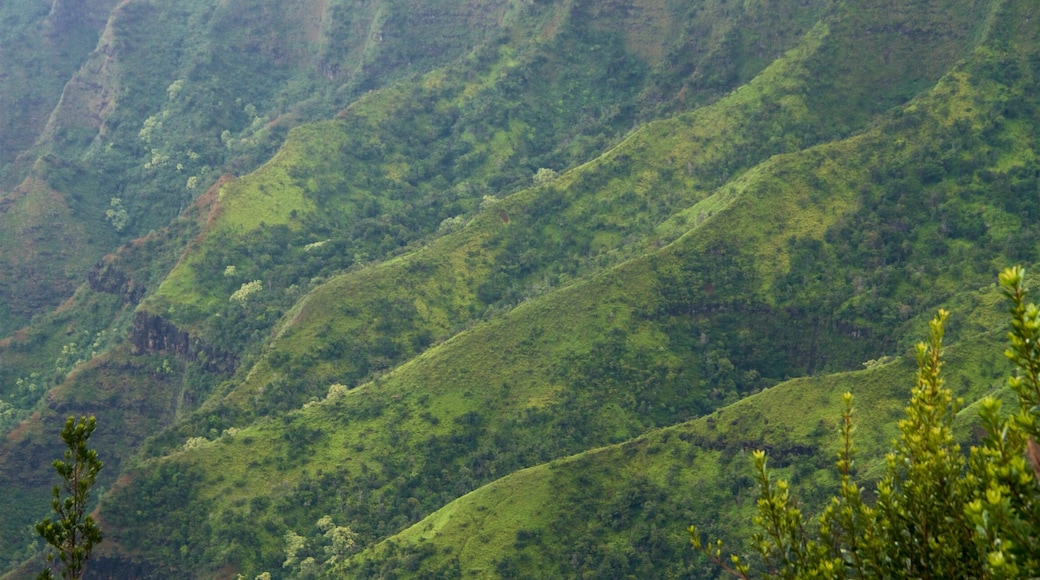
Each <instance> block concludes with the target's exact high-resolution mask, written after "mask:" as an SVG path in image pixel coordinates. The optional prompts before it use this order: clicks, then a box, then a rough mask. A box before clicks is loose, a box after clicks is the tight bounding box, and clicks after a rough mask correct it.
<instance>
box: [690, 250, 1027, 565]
mask: <svg viewBox="0 0 1040 580" xmlns="http://www.w3.org/2000/svg"><path fill="white" fill-rule="evenodd" d="M1023 275H1024V273H1023V272H1022V270H1021V268H1017V267H1016V268H1011V269H1008V270H1005V271H1004V272H1003V273H1001V275H1000V285H1001V290H1002V291H1003V293H1004V294H1005V295H1006V296H1007V297H1008V298H1010V300H1011V302H1012V304H1013V306H1012V308H1011V315H1012V320H1011V329H1012V330H1011V332H1010V333H1009V334H1008V336H1009V338H1010V341H1011V346H1010V348H1009V349H1008V350H1007V351H1006V353H1005V354H1006V356H1007V357H1008V358H1009V359H1011V361H1012V362H1013V363H1014V364H1015V366H1016V367H1017V373H1016V375H1015V376H1012V377H1011V378H1010V379H1008V388H1009V389H1010V390H1011V391H1012V392H1014V393H1015V394H1016V395H1017V397H1018V401H1019V404H1020V410H1019V411H1018V412H1017V413H1014V412H1013V413H1011V414H1010V415H1006V414H1003V413H1001V410H1000V407H1001V401H1000V400H999V399H997V398H994V397H984V398H983V399H981V400H980V401H979V404H978V406H979V411H978V412H979V417H980V422H981V427H982V429H983V430H984V432H985V437H984V438H983V440H982V442H981V445H978V446H973V447H972V448H971V452H970V456H969V457H965V456H964V454H962V453H961V449H960V445H959V444H957V443H956V442H955V438H954V432H953V427H954V420H955V417H956V414H957V412H958V407H959V406H960V405H962V400H961V399H954V397H953V394H952V392H951V391H950V389H949V388H947V387H945V385H944V382H945V381H944V379H943V377H942V375H941V373H940V369H941V367H942V340H943V330H944V329H943V323H944V322H945V320H946V317H947V315H948V313H947V312H945V311H943V310H940V311H939V314H938V316H936V318H935V319H934V320H933V321H932V322H931V336H930V338H929V341H928V343H927V344H925V343H923V342H922V343H919V344H918V345H917V348H916V355H917V364H918V373H917V382H916V385H915V387H914V389H913V391H912V392H911V397H910V405H909V406H908V407H907V408H906V418H905V419H903V420H902V421H900V422H899V431H900V436H899V439H898V441H897V444H896V447H895V449H894V450H893V451H892V452H890V453H889V454H888V455H887V456H886V470H885V476H884V477H883V478H882V479H881V481H879V482H878V483H877V488H876V491H875V492H874V494H873V497H874V498H876V499H875V500H874V501H873V502H868V501H866V500H865V498H864V491H865V490H864V489H863V488H862V487H861V486H860V485H859V484H857V483H856V482H855V481H854V480H853V473H854V469H855V456H856V447H855V445H854V444H853V435H852V434H853V420H852V394H851V393H846V394H845V396H844V401H845V411H844V413H843V416H842V428H841V431H842V444H843V445H842V448H841V450H840V451H839V453H838V463H837V466H838V473H839V479H840V492H839V495H836V496H835V497H834V498H832V499H831V500H830V502H829V503H828V504H827V507H826V508H825V509H824V511H823V513H822V514H821V515H820V517H819V529H818V532H817V531H816V529H815V528H813V527H811V526H810V523H809V522H808V521H807V520H806V518H805V516H804V515H803V514H802V512H801V510H800V509H799V508H798V507H797V503H796V501H795V500H793V499H791V497H790V494H789V484H788V483H787V481H785V480H782V479H781V480H779V481H776V482H774V481H771V479H770V476H769V472H768V470H767V469H766V453H765V452H764V451H756V452H755V453H754V462H755V469H756V471H757V473H758V480H759V488H760V490H761V497H760V499H759V500H758V513H759V515H758V516H756V518H755V523H756V524H757V525H758V526H759V528H760V529H761V532H759V533H756V534H755V536H754V539H753V541H752V544H753V545H754V547H755V549H756V550H757V551H758V552H759V553H760V555H761V557H762V560H763V563H764V566H765V568H766V569H767V570H768V574H767V576H768V577H776V578H810V577H812V578H845V577H855V578H877V577H886V578H903V577H908V578H919V577H930V576H932V575H937V576H942V577H951V578H952V577H977V578H982V577H986V578H1022V577H1031V576H1035V575H1036V574H1037V571H1038V568H1040V562H1038V561H1037V559H1036V550H1037V546H1036V543H1037V531H1036V530H1037V527H1038V526H1040V512H1038V511H1037V510H1038V506H1040V464H1038V463H1037V459H1036V455H1035V451H1034V448H1035V447H1036V442H1035V437H1037V435H1038V434H1040V431H1038V429H1037V415H1038V411H1040V407H1038V405H1037V403H1038V402H1040V365H1038V364H1037V362H1036V361H1037V360H1038V358H1040V357H1038V355H1040V351H1038V347H1037V345H1036V337H1037V333H1038V332H1040V324H1038V321H1037V318H1038V309H1037V306H1036V305H1035V304H1032V303H1027V302H1026V290H1025V286H1024V280H1023ZM690 535H691V537H692V538H693V544H694V546H695V547H696V548H698V549H700V550H701V551H703V552H705V553H706V554H707V555H708V556H709V557H710V558H711V559H713V560H714V561H715V562H716V563H717V564H718V565H720V566H722V567H723V568H725V569H726V570H727V571H729V572H731V573H733V574H734V575H736V576H739V577H742V578H748V577H749V576H748V574H749V572H750V570H751V565H750V564H749V563H748V562H747V561H746V560H744V559H742V558H741V557H740V556H737V555H733V556H731V557H730V558H729V560H728V561H727V560H725V559H723V558H722V557H721V551H722V543H721V541H719V542H717V543H716V544H704V543H703V542H702V540H701V538H700V536H699V535H698V533H697V530H696V528H694V527H691V528H690Z"/></svg>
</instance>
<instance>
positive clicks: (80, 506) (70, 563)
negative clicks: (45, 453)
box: [36, 417, 102, 580]
mask: <svg viewBox="0 0 1040 580" xmlns="http://www.w3.org/2000/svg"><path fill="white" fill-rule="evenodd" d="M95 427H96V420H95V418H94V417H80V418H79V420H78V421H77V420H76V419H75V418H74V417H69V418H68V420H67V421H65V428H64V429H62V431H61V438H62V439H63V440H64V441H65V445H66V446H67V447H68V449H66V451H65V457H64V460H62V459H58V460H55V461H54V469H55V470H56V471H57V472H58V475H59V476H61V479H62V481H63V483H62V484H61V485H55V486H54V492H53V495H54V499H53V500H52V501H51V507H52V508H54V512H55V514H57V518H56V519H55V520H54V521H51V519H50V518H44V519H43V521H41V522H39V523H37V524H36V531H37V532H38V533H39V534H40V535H41V536H43V539H44V540H46V541H47V543H48V544H50V545H51V546H52V547H53V548H54V549H55V550H56V551H57V553H58V558H59V559H60V560H61V565H62V568H63V569H62V572H61V577H62V578H65V579H66V580H71V579H73V578H82V577H83V573H84V571H85V570H86V565H87V560H88V559H89V558H90V552H91V550H93V548H94V546H95V545H96V544H98V543H99V542H101V539H102V536H101V528H100V527H98V525H97V523H96V522H95V521H94V518H93V517H91V516H90V515H88V514H87V502H88V501H89V499H90V490H91V488H93V487H94V482H95V481H96V480H97V476H98V473H99V472H100V471H101V467H102V463H101V461H100V460H98V456H97V451H95V450H93V449H89V448H87V440H88V439H90V436H91V434H93V433H94V428H95ZM47 561H48V562H53V561H54V554H53V553H49V554H47ZM37 578H39V579H46V578H54V574H53V573H52V572H51V568H50V567H49V566H48V567H47V568H45V569H44V570H43V572H41V573H40V575H39V576H38V577H37Z"/></svg>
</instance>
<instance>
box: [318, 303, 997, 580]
mask: <svg viewBox="0 0 1040 580" xmlns="http://www.w3.org/2000/svg"><path fill="white" fill-rule="evenodd" d="M991 293H992V294H995V291H991ZM999 334H1001V333H998V332H991V333H987V334H984V335H976V336H975V337H972V338H969V339H967V340H965V341H962V342H961V344H960V345H959V346H958V347H955V348H951V349H949V351H948V352H947V361H948V365H947V367H946V372H947V374H946V377H947V380H948V382H949V384H951V385H952V386H953V387H954V388H955V391H956V392H957V395H958V396H962V397H965V398H966V400H974V399H976V398H977V397H979V396H981V395H983V394H987V393H989V392H992V390H994V389H997V388H999V387H1000V386H1001V385H1002V377H1003V371H1005V370H1006V366H1007V365H1006V364H1005V361H1004V360H1003V357H1002V356H1001V348H1002V346H1001V342H1000V340H999V338H998V335H999ZM912 377H913V369H912V365H911V364H909V363H907V362H906V361H905V360H903V359H896V360H894V361H892V362H890V363H887V364H884V365H882V366H879V367H875V368H873V369H871V370H865V371H859V372H851V373H838V374H832V375H827V376H823V377H818V378H813V379H794V380H792V381H789V382H785V383H782V384H780V385H777V386H775V387H773V388H770V389H767V390H765V391H762V392H761V393H758V394H756V395H753V396H751V397H748V398H746V399H744V400H742V401H740V402H738V403H735V404H733V405H730V406H728V407H726V408H724V409H721V410H719V411H717V412H716V413H713V414H712V415H710V416H708V417H702V418H700V419H697V420H695V421H692V422H689V423H684V424H681V425H677V426H675V427H668V428H665V429H661V430H657V431H653V432H651V433H648V434H647V435H644V436H642V437H639V438H637V439H634V440H632V441H629V442H626V443H623V444H619V445H614V446H610V447H605V448H601V449H597V450H593V451H588V452H585V453H582V454H579V455H576V456H573V457H569V458H567V459H564V460H559V461H554V462H552V463H549V464H544V465H540V466H537V467H533V468H530V469H527V470H523V471H519V472H515V473H513V474H510V475H508V476H506V477H504V478H502V479H499V480H497V481H495V482H494V483H492V484H490V485H487V486H484V487H481V488H479V489H477V490H475V491H473V492H471V493H469V494H467V495H465V496H463V497H461V498H459V499H458V500H455V501H453V502H452V503H450V504H448V505H447V506H445V507H444V508H442V509H440V510H438V511H437V512H434V513H433V514H431V515H430V516H428V517H427V518H425V519H424V520H422V521H420V522H418V523H417V524H415V525H414V526H412V527H410V528H409V529H407V530H405V531H403V532H401V533H400V534H397V535H395V536H393V537H391V538H389V539H388V540H386V541H384V542H382V543H380V544H379V545H377V546H375V547H373V548H371V549H369V550H367V551H365V552H363V553H361V554H360V555H357V556H355V557H354V558H353V559H351V560H349V561H348V562H347V563H346V564H345V565H344V566H343V567H341V568H340V569H339V570H338V571H337V572H336V573H335V574H333V576H335V575H336V574H347V575H349V576H351V577H355V578H368V577H371V578H377V577H379V578H383V577H388V576H391V575H393V576H394V577H397V578H412V577H431V576H430V574H436V573H437V572H439V573H441V574H444V576H443V577H482V578H487V577H529V576H532V575H537V576H538V577H542V578H553V577H559V578H568V577H581V576H584V575H592V576H595V577H621V576H625V575H630V574H652V575H654V576H655V577H685V576H686V575H689V574H694V575H695V576H697V575H713V574H714V573H715V571H714V570H713V569H712V567H711V566H710V565H708V564H706V563H705V562H704V561H702V560H701V559H700V558H699V557H698V555H697V554H696V553H695V552H694V551H693V550H692V548H690V547H689V538H688V536H687V535H686V533H685V528H686V527H687V526H688V525H690V524H695V525H697V526H698V527H699V528H700V529H701V530H702V531H703V532H704V533H707V534H708V535H709V536H710V537H712V538H714V537H721V538H723V539H724V540H725V541H726V542H727V544H728V545H730V546H734V547H735V548H734V549H736V550H738V551H740V552H745V551H747V550H748V549H749V546H748V545H747V543H746V538H747V537H748V536H749V534H750V521H751V515H752V514H753V512H754V509H755V499H756V494H757V487H756V485H755V483H754V481H753V478H752V470H751V465H750V454H749V453H748V451H750V450H753V449H766V450H767V451H768V452H769V456H770V465H771V466H772V467H773V469H774V474H777V475H779V476H782V477H785V478H788V479H789V480H791V481H792V483H793V484H794V489H795V492H794V493H795V494H796V496H797V497H799V498H800V500H802V501H804V502H805V504H806V506H807V507H808V509H809V510H810V511H812V510H813V509H818V507H819V506H820V503H821V501H822V500H823V499H825V498H826V497H827V494H829V493H833V491H834V489H835V485H836V477H835V470H834V467H833V465H832V462H831V461H829V460H828V459H827V458H828V457H833V456H834V454H835V453H836V452H837V450H838V443H839V439H838V431H837V419H838V418H839V417H840V413H841V394H842V393H843V392H846V391H851V392H852V393H853V394H854V396H855V418H856V419H855V420H856V425H857V432H856V445H857V448H858V450H859V454H858V461H857V464H858V465H859V466H860V469H859V478H860V480H861V481H866V482H870V481H875V480H876V479H878V478H879V476H880V474H881V473H882V472H883V467H884V459H883V458H884V453H885V451H886V450H887V448H888V445H889V441H891V439H892V438H893V437H894V436H895V431H894V429H893V424H894V422H895V421H896V420H897V419H899V418H900V416H901V414H902V409H903V405H904V404H905V400H906V396H907V393H908V392H909V387H910V385H911V384H912V382H913V378H912ZM972 413H973V411H972V410H971V409H970V408H969V409H965V410H964V411H962V412H961V417H963V419H964V420H963V421H962V423H963V425H962V426H963V427H964V428H963V429H962V431H961V433H962V435H963V436H965V437H967V436H968V431H967V424H968V423H970V420H971V417H972ZM959 421H960V418H959ZM432 577H437V576H436V575H434V576H432Z"/></svg>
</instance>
